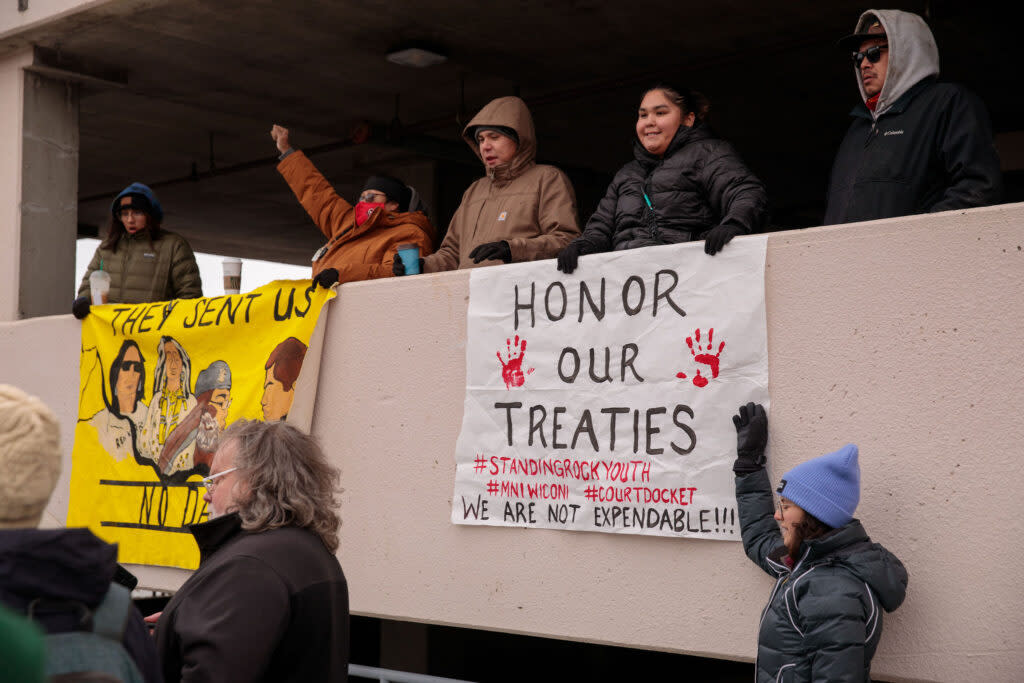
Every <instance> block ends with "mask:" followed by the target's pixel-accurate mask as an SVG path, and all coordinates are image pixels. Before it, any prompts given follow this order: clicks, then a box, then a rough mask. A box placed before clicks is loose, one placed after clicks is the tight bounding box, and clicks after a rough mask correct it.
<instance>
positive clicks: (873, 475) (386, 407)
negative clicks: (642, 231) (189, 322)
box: [0, 204, 1024, 681]
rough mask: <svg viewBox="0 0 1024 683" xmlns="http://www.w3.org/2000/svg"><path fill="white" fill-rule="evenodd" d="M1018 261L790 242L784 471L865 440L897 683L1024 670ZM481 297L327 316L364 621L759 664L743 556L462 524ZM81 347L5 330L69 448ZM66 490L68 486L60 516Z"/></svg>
mask: <svg viewBox="0 0 1024 683" xmlns="http://www.w3.org/2000/svg"><path fill="white" fill-rule="evenodd" d="M1022 248H1024V204H1017V205H1008V206H1000V207H993V208H987V209H978V210H974V211H969V212H949V213H944V214H938V215H934V216H918V217H911V218H906V219H896V220H890V221H880V222H874V223H864V224H858V225H849V226H839V227H826V228H817V229H812V230H805V231H800V232H788V233H777V234H774V235H772V236H771V238H770V240H769V244H768V262H767V266H768V268H767V275H766V287H767V304H768V328H769V329H768V342H769V353H770V371H771V395H772V414H771V425H772V426H771V444H770V447H771V455H770V463H771V469H772V472H773V474H774V475H775V476H776V477H777V476H778V475H779V474H780V473H781V472H782V471H784V470H785V469H787V468H789V467H791V466H792V465H794V464H796V463H797V462H799V461H801V460H803V459H805V458H808V457H810V456H813V455H817V454H820V453H822V452H825V451H826V450H830V449H833V448H834V447H836V446H837V445H840V444H842V443H844V442H846V441H848V440H852V441H855V442H857V443H858V444H859V445H860V447H861V466H862V469H863V488H864V491H863V497H862V502H861V507H860V509H859V515H858V516H859V517H860V518H861V519H862V520H863V521H864V523H865V525H866V527H867V529H868V531H869V533H871V535H872V537H873V538H874V539H875V540H876V541H879V542H881V543H883V544H885V545H886V546H887V547H889V548H890V549H892V550H893V551H894V552H896V553H897V554H898V555H899V556H900V557H901V559H902V560H903V561H904V563H905V564H906V565H907V567H908V569H909V572H910V588H909V593H908V597H907V601H906V603H905V604H904V605H903V607H902V608H901V609H900V610H899V611H897V612H896V613H895V614H893V615H891V616H889V617H888V618H887V620H886V624H885V635H884V637H883V639H882V644H881V648H880V651H879V653H878V655H877V657H876V658H875V665H874V669H873V674H874V676H875V677H876V678H880V679H887V680H903V679H910V680H934V681H1015V680H1019V678H1020V673H1021V671H1024V645H1022V643H1024V591H1021V589H1020V584H1019V576H1020V567H1021V565H1022V564H1024V544H1022V543H1021V541H1022V539H1024V534H1022V530H1024V529H1022V528H1024V524H1022V522H1021V519H1020V515H1019V513H1018V507H1019V505H1020V502H1021V500H1024V481H1022V476H1021V474H1022V466H1021V457H1022V456H1021V447H1020V438H1021V435H1022V434H1024V412H1022V411H1021V410H1020V398H1021V387H1022V386H1024V364H1022V363H1021V355H1022V354H1021V351H1022V344H1021V341H1020V339H1021V336H1022V334H1024V305H1022V302H1021V292H1022V291H1024V250H1022ZM588 258H600V257H588ZM552 269H554V263H553V262H552ZM468 280H469V278H468V275H467V274H466V273H448V274H441V275H436V276H422V277H414V278H407V279H403V280H391V281H383V282H369V283H358V284H352V285H345V286H343V287H342V288H341V291H340V296H339V298H338V300H337V301H336V302H335V303H334V304H332V306H331V308H332V310H331V312H330V320H329V322H328V326H327V330H326V341H325V349H324V354H323V364H322V368H321V378H320V388H319V396H318V404H317V405H318V407H317V411H316V415H315V419H314V432H315V433H316V434H317V435H318V436H319V437H320V438H321V439H322V441H323V443H324V444H325V446H326V448H327V450H328V451H329V453H330V455H331V457H332V459H333V460H334V461H335V462H336V463H337V464H338V465H339V466H340V467H341V468H342V475H343V479H344V487H345V493H344V495H343V499H342V516H343V520H344V526H343V527H342V547H341V551H340V553H339V556H340V558H341V561H342V564H343V565H344V567H345V571H346V574H347V575H348V578H349V581H350V589H351V597H352V609H353V610H354V611H355V612H358V613H360V614H366V615H374V616H380V617H386V618H390V619H398V620H409V621H422V622H431V623H440V624H451V625H458V626H466V627H471V628H482V629H492V630H501V631H509V632H515V633H526V634H535V635H541V636H550V637H555V638H566V639H573V640H584V641H592V642H600V643H610V644H615V645H625V646H630V647H639V648H648V649H656V650H667V651H674V652H685V653H693V654H700V655H707V656H712V657H721V658H729V659H748V660H749V659H752V658H753V656H754V653H755V643H756V639H757V622H758V616H759V613H760V609H761V607H762V605H763V603H764V601H765V600H766V599H767V597H768V593H769V590H770V587H771V581H770V579H769V578H768V577H767V576H766V575H764V574H762V573H761V572H760V570H758V569H757V568H756V567H754V565H753V564H751V563H750V562H749V561H747V560H746V558H745V556H744V555H743V552H742V549H741V547H740V545H739V544H737V543H724V542H715V541H701V540H689V539H670V538H653V537H634V536H624V535H611V534H598V533H572V532H561V531H547V530H538V529H503V528H491V527H464V526H453V525H452V524H450V522H449V515H450V505H451V494H452V484H453V472H454V468H453V459H452V453H453V449H454V444H455V439H456V436H457V434H458V431H459V427H460V423H461V416H462V402H463V390H464V380H465V371H464V355H465V340H466V337H465V314H466V303H467V299H468V294H469V288H468ZM77 334H78V325H77V323H76V321H74V320H73V319H72V318H71V317H70V316H61V317H55V318H43V319H38V320H31V321H22V322H17V323H9V324H0V358H2V359H3V360H2V361H0V380H3V381H9V382H13V383H15V384H19V385H21V386H23V387H24V388H25V389H27V390H29V391H32V392H35V393H37V394H39V395H40V396H41V397H42V398H43V399H44V400H46V401H47V402H48V403H50V404H51V405H52V406H54V408H55V409H56V410H57V411H58V413H59V416H60V418H61V420H62V423H63V424H64V426H65V433H70V431H71V427H72V424H73V418H74V414H75V407H74V404H75V390H74V386H75V384H76V382H77V374H76V363H77V358H78V338H77ZM65 448H66V449H68V450H70V444H65ZM66 490H67V479H66V473H65V479H63V480H62V488H61V489H60V490H59V492H58V495H57V496H56V497H55V499H54V502H53V504H52V506H51V512H52V513H53V516H54V517H56V518H60V517H62V515H63V514H64V512H65V510H66ZM140 573H141V574H142V576H143V582H144V583H145V584H147V585H162V586H168V587H173V586H175V585H178V584H179V583H180V581H181V580H182V578H183V577H182V573H180V572H177V571H174V570H167V569H148V568H146V569H141V570H140Z"/></svg>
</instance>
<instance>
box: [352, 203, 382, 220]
mask: <svg viewBox="0 0 1024 683" xmlns="http://www.w3.org/2000/svg"><path fill="white" fill-rule="evenodd" d="M383 206H384V202H359V203H357V204H356V225H362V224H363V223H365V222H366V221H368V220H370V216H372V215H373V212H374V211H376V210H377V209H379V208H381V207H383Z"/></svg>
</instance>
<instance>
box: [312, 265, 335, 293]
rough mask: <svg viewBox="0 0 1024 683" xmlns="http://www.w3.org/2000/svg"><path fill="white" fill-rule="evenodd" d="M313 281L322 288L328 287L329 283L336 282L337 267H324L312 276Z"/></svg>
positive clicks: (333, 283)
mask: <svg viewBox="0 0 1024 683" xmlns="http://www.w3.org/2000/svg"><path fill="white" fill-rule="evenodd" d="M313 282H314V283H316V284H318V285H320V286H321V287H323V288H324V289H330V287H331V285H335V284H337V283H338V269H337V268H324V269H323V270H321V271H320V272H319V273H317V274H316V277H314V278H313Z"/></svg>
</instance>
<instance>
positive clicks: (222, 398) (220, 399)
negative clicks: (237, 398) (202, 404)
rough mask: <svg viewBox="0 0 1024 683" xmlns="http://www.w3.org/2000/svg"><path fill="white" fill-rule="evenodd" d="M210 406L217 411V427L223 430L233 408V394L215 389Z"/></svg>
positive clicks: (226, 390) (225, 390)
mask: <svg viewBox="0 0 1024 683" xmlns="http://www.w3.org/2000/svg"><path fill="white" fill-rule="evenodd" d="M210 405H211V406H213V409H214V410H215V411H217V416H216V418H215V419H216V420H217V426H219V427H220V428H221V429H222V430H223V429H224V426H225V424H226V423H227V419H228V408H230V407H231V392H230V390H228V389H214V391H213V395H211V396H210Z"/></svg>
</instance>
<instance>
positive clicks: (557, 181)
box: [423, 97, 580, 273]
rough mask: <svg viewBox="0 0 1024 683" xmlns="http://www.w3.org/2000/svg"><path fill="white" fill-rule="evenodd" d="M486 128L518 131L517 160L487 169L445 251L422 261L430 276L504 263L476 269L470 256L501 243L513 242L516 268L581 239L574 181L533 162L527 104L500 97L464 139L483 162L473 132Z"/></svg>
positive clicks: (456, 219)
mask: <svg viewBox="0 0 1024 683" xmlns="http://www.w3.org/2000/svg"><path fill="white" fill-rule="evenodd" d="M487 125H490V126H506V127H508V128H512V129H513V130H515V131H516V134H517V135H519V146H518V149H517V150H516V154H515V156H514V157H513V158H512V161H510V162H509V163H507V164H501V165H499V166H496V167H495V168H492V169H488V171H487V176H486V177H484V178H481V179H480V180H478V181H476V182H475V183H473V184H472V185H470V186H469V189H468V190H466V193H465V194H464V195H462V203H461V204H460V205H459V208H458V209H457V210H456V211H455V215H454V216H452V222H451V223H450V224H449V226H448V233H447V234H446V235H445V237H444V241H443V242H442V243H441V246H440V248H439V249H438V250H437V253H436V254H434V255H432V256H428V257H426V258H425V259H424V260H423V270H424V271H425V272H427V273H434V272H437V271H441V270H456V269H461V268H474V267H476V266H493V265H497V264H499V263H501V262H500V261H494V260H491V261H483V262H481V263H478V264H477V263H473V260H472V259H471V258H469V253H470V252H471V251H473V249H474V248H475V247H477V246H479V245H481V244H487V243H489V242H497V241H499V240H505V241H506V242H508V245H509V247H510V249H511V251H512V261H513V263H515V262H519V261H538V260H540V259H546V258H554V256H555V255H557V254H558V252H559V251H560V250H561V249H562V247H564V246H565V245H566V244H568V243H569V242H570V241H572V240H573V239H574V238H575V237H576V236H578V235H579V234H580V228H579V221H578V220H577V217H576V193H575V192H574V191H573V189H572V184H571V183H570V182H569V179H568V178H567V177H566V175H565V174H564V173H562V172H561V171H560V170H558V169H557V168H555V167H554V166H545V165H542V164H537V163H536V162H535V161H534V158H535V157H536V155H537V138H536V135H535V134H534V131H533V118H532V117H531V116H530V110H529V109H527V108H526V103H525V102H523V101H522V100H521V99H519V98H518V97H499V98H498V99H496V100H492V101H491V102H490V103H489V104H488V105H487V106H486V107H484V108H483V109H481V110H480V113H479V114H477V115H476V116H475V117H474V118H473V120H472V121H470V122H469V125H467V126H466V128H465V129H464V130H463V132H462V137H464V138H465V139H466V143H467V144H469V146H470V148H471V149H472V150H473V152H474V153H475V154H476V155H477V156H478V157H479V156H480V149H479V146H478V145H477V143H476V140H474V139H473V129H474V128H475V127H476V126H487ZM480 160H481V162H482V161H483V158H481V159H480Z"/></svg>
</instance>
